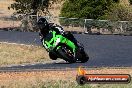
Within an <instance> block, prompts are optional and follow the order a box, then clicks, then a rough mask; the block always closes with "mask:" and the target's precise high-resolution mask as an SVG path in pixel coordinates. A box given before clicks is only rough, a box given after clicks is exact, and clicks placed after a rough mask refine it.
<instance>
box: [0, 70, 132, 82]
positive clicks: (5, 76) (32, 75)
mask: <svg viewBox="0 0 132 88" xmlns="http://www.w3.org/2000/svg"><path fill="white" fill-rule="evenodd" d="M86 72H87V74H130V75H132V69H131V68H127V69H125V68H123V69H107V68H103V69H94V70H92V69H90V70H89V69H88V70H86ZM77 73H78V71H77V70H65V71H35V72H34V71H31V72H1V73H0V83H3V82H7V81H9V80H16V79H17V80H20V79H23V80H24V79H36V78H37V79H42V80H69V79H70V80H75V78H76V75H77Z"/></svg>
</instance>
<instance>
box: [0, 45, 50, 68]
mask: <svg viewBox="0 0 132 88" xmlns="http://www.w3.org/2000/svg"><path fill="white" fill-rule="evenodd" d="M46 60H49V57H48V53H47V52H46V51H45V49H44V48H43V47H41V46H31V45H29V46H26V45H14V44H6V43H0V66H3V65H9V64H23V63H34V62H43V61H46Z"/></svg>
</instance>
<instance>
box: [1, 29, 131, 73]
mask: <svg viewBox="0 0 132 88" xmlns="http://www.w3.org/2000/svg"><path fill="white" fill-rule="evenodd" d="M74 36H75V37H76V39H77V40H78V41H79V42H81V43H82V44H83V45H84V48H85V51H86V52H87V53H88V54H89V57H90V59H89V61H88V62H87V63H74V64H68V63H66V62H65V61H63V60H57V61H49V62H43V63H37V64H28V65H18V66H8V67H0V71H1V70H2V71H3V70H28V69H30V70H34V69H37V70H40V69H66V68H77V67H78V66H85V67H132V36H120V35H86V34H75V35H74ZM0 42H10V43H20V44H34V45H41V42H40V40H39V36H38V33H32V32H8V31H0ZM3 59H4V58H3Z"/></svg>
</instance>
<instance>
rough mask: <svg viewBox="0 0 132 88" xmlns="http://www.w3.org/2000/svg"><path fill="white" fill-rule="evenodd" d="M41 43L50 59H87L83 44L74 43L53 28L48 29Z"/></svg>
mask: <svg viewBox="0 0 132 88" xmlns="http://www.w3.org/2000/svg"><path fill="white" fill-rule="evenodd" d="M42 44H43V46H44V48H45V49H46V50H47V51H48V52H49V57H50V58H51V59H52V60H56V59H57V58H62V59H64V60H65V61H66V62H69V63H75V62H77V61H80V62H82V63H85V62H87V61H88V59H89V56H88V55H87V54H86V52H85V51H84V48H83V46H78V45H76V44H75V43H74V42H73V41H72V40H70V39H68V38H67V37H65V36H64V35H62V34H60V33H57V32H56V31H53V30H51V31H49V33H48V34H47V35H46V37H45V38H44V39H43V40H42Z"/></svg>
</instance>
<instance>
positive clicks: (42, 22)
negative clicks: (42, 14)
mask: <svg viewBox="0 0 132 88" xmlns="http://www.w3.org/2000/svg"><path fill="white" fill-rule="evenodd" d="M37 25H38V28H39V30H40V33H39V35H40V37H41V42H42V40H43V39H44V37H46V35H47V34H48V33H49V31H50V30H54V31H56V32H57V33H60V34H62V35H64V36H65V37H66V38H68V39H69V40H71V41H73V42H74V43H75V44H76V45H77V46H78V42H77V40H76V39H75V38H74V36H73V35H72V34H71V33H70V32H68V33H65V32H64V30H63V28H62V27H61V26H58V25H57V26H54V25H53V24H50V23H48V22H47V20H46V19H45V18H40V19H39V20H38V22H37Z"/></svg>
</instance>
